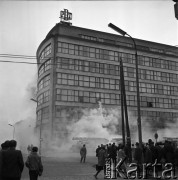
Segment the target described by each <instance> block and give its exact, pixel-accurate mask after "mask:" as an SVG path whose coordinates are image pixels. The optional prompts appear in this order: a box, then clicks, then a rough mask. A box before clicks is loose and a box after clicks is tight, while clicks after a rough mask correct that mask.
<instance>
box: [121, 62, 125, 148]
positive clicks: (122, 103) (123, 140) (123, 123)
mask: <svg viewBox="0 0 178 180" xmlns="http://www.w3.org/2000/svg"><path fill="white" fill-rule="evenodd" d="M122 69H123V66H122V62H121V60H120V92H121V93H120V94H121V118H122V142H123V145H124V146H125V122H124V99H123V87H122V86H123V83H122V81H123V79H122V72H123V70H122Z"/></svg>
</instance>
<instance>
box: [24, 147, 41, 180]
mask: <svg viewBox="0 0 178 180" xmlns="http://www.w3.org/2000/svg"><path fill="white" fill-rule="evenodd" d="M37 152H38V148H37V147H35V146H34V147H33V148H32V152H31V153H30V155H29V156H28V158H27V160H26V162H25V165H26V166H27V168H28V169H29V176H30V180H37V179H38V176H41V175H42V172H43V165H42V162H41V157H40V156H39V155H38V154H37Z"/></svg>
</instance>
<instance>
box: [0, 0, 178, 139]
mask: <svg viewBox="0 0 178 180" xmlns="http://www.w3.org/2000/svg"><path fill="white" fill-rule="evenodd" d="M63 9H68V10H69V11H70V12H71V13H72V14H73V20H72V24H73V25H74V26H79V27H84V28H89V29H94V30H99V31H104V32H109V33H115V32H114V31H113V30H112V29H109V28H108V23H110V22H112V23H113V24H115V25H117V26H118V27H120V28H121V29H123V30H124V31H126V32H127V33H128V34H130V35H131V36H133V37H135V38H138V39H144V40H148V41H154V42H159V43H163V44H168V45H172V46H175V45H178V33H177V32H178V21H177V20H176V18H175V15H174V2H173V1H171V0H162V1H161V0H160V1H156V0H155V1H145V0H143V1H141V0H140V1H134V0H132V1H0V54H14V55H27V56H35V55H36V50H37V48H38V46H39V44H40V43H41V41H42V40H43V39H44V38H45V36H46V34H47V33H48V32H49V31H50V29H51V28H52V27H53V26H55V24H56V23H58V22H59V21H60V19H59V16H60V11H61V10H63ZM2 60H11V61H18V62H19V61H28V62H29V61H30V62H36V60H35V59H31V60H28V59H18V58H17V59H14V58H5V57H2V56H0V61H2ZM36 77H37V67H36V65H28V64H12V63H2V62H0V126H1V123H2V125H3V126H4V127H8V129H9V131H11V127H9V126H6V125H7V124H8V123H14V122H17V121H19V120H21V119H26V118H28V117H29V116H34V117H35V106H36V104H35V103H34V102H32V101H30V97H29V96H30V95H29V89H30V88H31V87H33V86H35V85H36ZM1 127H2V126H1ZM0 136H1V134H0ZM0 138H1V137H0Z"/></svg>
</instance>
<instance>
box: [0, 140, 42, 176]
mask: <svg viewBox="0 0 178 180" xmlns="http://www.w3.org/2000/svg"><path fill="white" fill-rule="evenodd" d="M16 146H17V142H16V141H15V140H10V141H8V140H7V141H5V142H4V143H2V144H1V149H0V179H1V180H20V179H21V175H22V172H23V169H24V165H26V167H27V168H28V169H29V177H30V180H37V179H38V176H40V175H41V174H42V172H43V165H42V162H41V157H40V156H39V155H38V153H37V152H38V148H37V147H33V148H32V150H31V153H30V154H29V155H28V157H27V159H26V161H25V163H24V160H23V155H22V152H21V151H20V150H17V149H16Z"/></svg>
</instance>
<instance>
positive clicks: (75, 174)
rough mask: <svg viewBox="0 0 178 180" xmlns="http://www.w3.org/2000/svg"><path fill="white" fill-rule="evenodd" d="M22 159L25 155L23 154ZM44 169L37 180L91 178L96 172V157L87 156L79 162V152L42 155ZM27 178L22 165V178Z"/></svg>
mask: <svg viewBox="0 0 178 180" xmlns="http://www.w3.org/2000/svg"><path fill="white" fill-rule="evenodd" d="M61 154H62V153H61ZM23 157H24V161H25V160H26V158H27V156H26V155H24V156H23ZM42 163H43V167H44V171H43V174H42V176H41V177H39V180H93V179H95V178H94V176H93V175H94V174H95V173H96V170H95V168H94V167H93V165H94V164H96V163H97V159H96V157H94V156H87V158H86V162H85V163H80V154H79V153H78V154H77V153H74V154H72V156H71V155H70V154H69V155H68V156H66V155H65V157H42ZM27 179H29V175H28V169H27V168H26V167H24V170H23V173H22V180H27ZM98 179H104V171H102V172H101V174H99V175H98Z"/></svg>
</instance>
